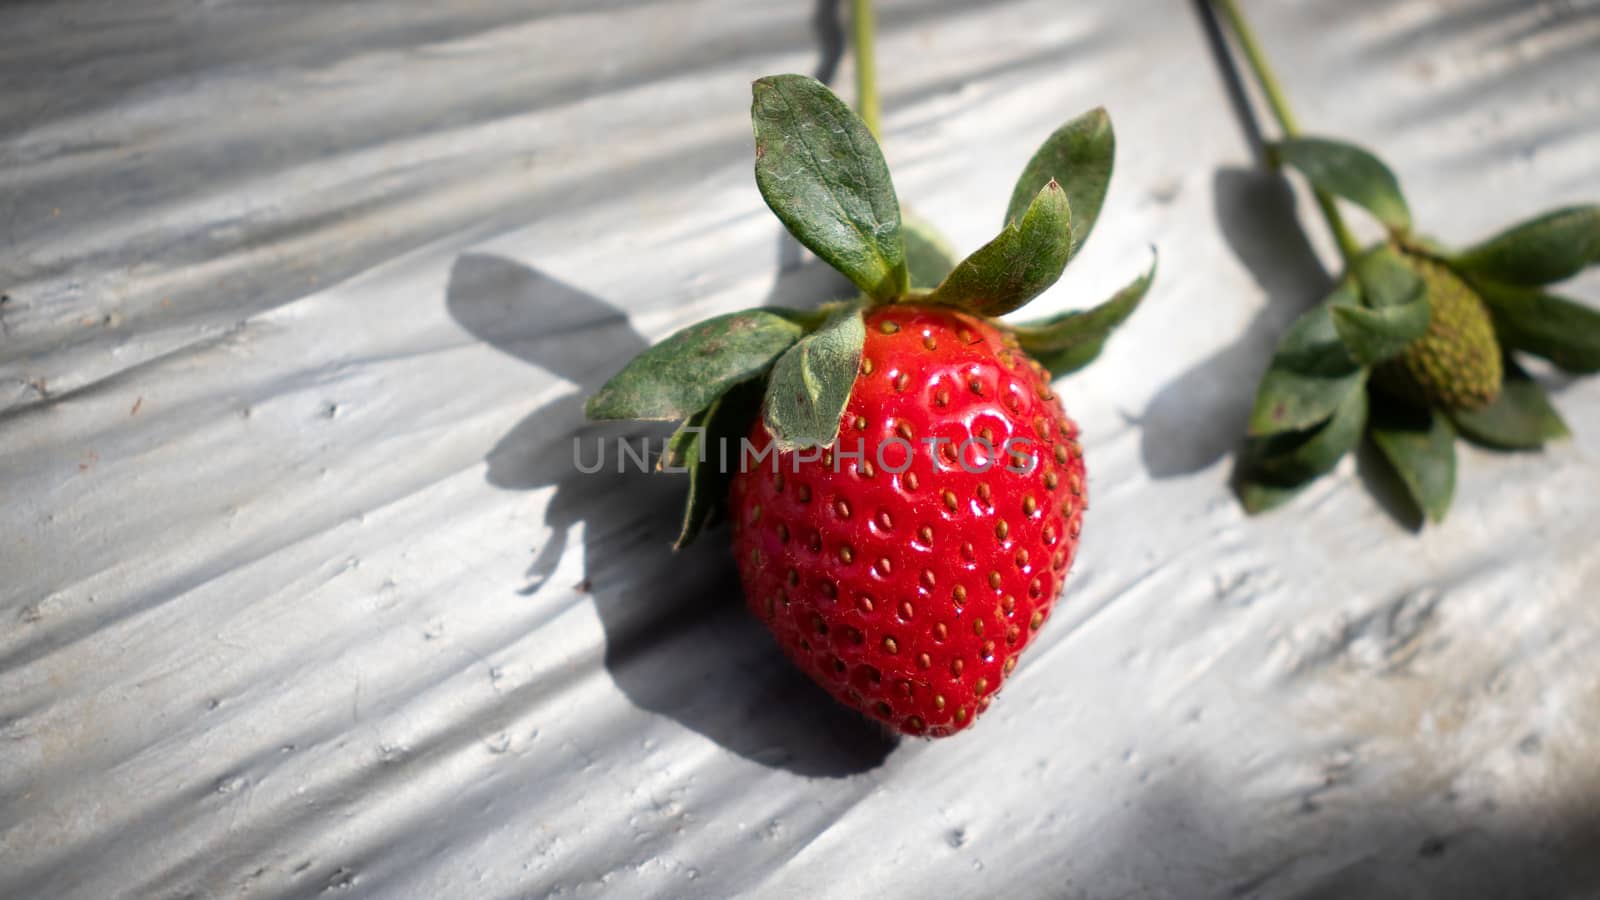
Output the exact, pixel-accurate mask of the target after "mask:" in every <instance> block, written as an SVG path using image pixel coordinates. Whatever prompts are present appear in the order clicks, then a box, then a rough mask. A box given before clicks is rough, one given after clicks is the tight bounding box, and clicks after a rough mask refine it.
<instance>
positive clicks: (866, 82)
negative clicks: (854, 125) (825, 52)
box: [850, 0, 882, 140]
mask: <svg viewBox="0 0 1600 900" xmlns="http://www.w3.org/2000/svg"><path fill="white" fill-rule="evenodd" d="M850 24H851V26H852V27H853V30H854V31H855V45H856V111H857V112H858V113H860V114H861V121H863V122H865V123H867V130H868V131H870V132H872V136H873V137H874V138H878V139H880V140H881V139H882V138H881V135H880V134H879V133H878V72H877V68H876V66H875V65H874V63H873V59H872V0H853V5H852V6H851V12H850Z"/></svg>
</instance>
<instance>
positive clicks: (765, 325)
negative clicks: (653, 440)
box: [584, 309, 802, 421]
mask: <svg viewBox="0 0 1600 900" xmlns="http://www.w3.org/2000/svg"><path fill="white" fill-rule="evenodd" d="M796 315H797V314H794V313H788V312H786V311H784V310H776V309H747V310H744V311H742V312H736V313H728V314H726V315H721V316H717V317H715V318H711V319H707V320H705V321H704V322H700V323H697V324H694V325H690V326H689V327H688V328H685V329H683V330H682V331H679V332H677V333H675V334H673V335H672V336H671V337H668V338H667V339H666V340H664V341H662V342H661V343H659V344H656V345H655V346H653V347H651V348H650V349H648V350H646V351H644V352H643V353H641V354H639V355H638V356H636V357H634V358H633V361H632V362H629V363H628V364H627V366H625V367H623V369H622V371H621V372H618V373H617V374H616V375H615V376H613V377H612V379H611V380H610V381H608V382H606V383H605V385H604V386H603V387H601V388H600V390H599V391H598V392H596V393H595V395H594V396H593V397H590V398H589V402H588V403H587V404H586V405H585V406H584V412H585V413H586V414H587V415H588V416H589V418H591V419H656V420H663V421H670V420H673V419H685V418H688V417H690V416H692V415H694V414H696V413H698V412H699V411H701V410H703V409H705V408H706V407H707V406H709V405H710V404H711V401H713V400H715V399H716V398H717V397H719V396H721V395H722V393H723V392H724V391H726V390H727V389H728V388H730V387H732V386H733V385H735V384H737V383H739V382H741V381H744V380H746V379H749V378H754V377H756V376H758V375H760V374H761V373H762V372H765V371H766V370H767V367H768V366H771V365H772V363H773V361H774V360H775V359H777V358H778V356H779V354H781V353H783V352H784V351H785V350H787V349H789V347H790V346H792V345H793V344H794V343H795V341H798V340H799V339H800V335H801V334H802V328H801V326H800V325H799V324H797V323H796V322H795V321H794V319H793V318H792V317H793V316H796Z"/></svg>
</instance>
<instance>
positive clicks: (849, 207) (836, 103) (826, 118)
mask: <svg viewBox="0 0 1600 900" xmlns="http://www.w3.org/2000/svg"><path fill="white" fill-rule="evenodd" d="M754 95H755V100H754V103H753V105H752V107H751V119H752V120H753V124H754V127H755V136H756V185H757V186H758V187H760V189H761V196H762V197H764V198H766V201H767V205H768V206H770V207H772V211H773V212H774V213H776V214H777V216H778V218H779V219H780V220H781V221H782V222H783V224H784V226H785V227H786V228H788V229H789V233H791V234H793V235H794V236H795V238H796V239H798V240H799V241H800V243H802V244H804V245H806V246H807V247H808V248H810V249H811V251H812V252H813V253H815V254H817V256H819V257H821V258H822V259H823V260H824V261H825V262H827V263H828V264H829V265H831V266H833V267H834V268H835V269H838V270H839V271H840V272H843V273H844V275H845V277H847V278H849V279H850V280H851V281H853V282H855V284H856V286H857V287H859V288H861V290H863V291H865V292H866V293H867V294H868V295H869V296H871V297H873V298H875V299H879V300H887V299H890V298H893V297H895V296H897V295H899V294H901V293H903V292H904V291H905V290H906V288H907V286H908V281H907V273H906V261H905V252H904V250H903V248H902V246H901V242H900V207H899V203H898V201H897V200H896V199H895V194H894V184H893V182H891V181H890V179H889V166H888V164H887V163H885V162H884V160H883V153H882V152H881V151H880V150H879V149H878V143H877V141H875V140H873V139H872V133H871V132H870V131H868V130H867V126H866V124H865V123H863V122H862V121H861V119H860V118H859V117H858V116H857V115H856V114H855V113H854V112H851V110H850V107H848V106H846V105H844V103H843V102H841V101H840V100H839V98H838V97H836V96H834V95H833V92H832V91H830V90H828V89H827V87H825V86H824V85H823V84H822V83H821V82H819V81H817V80H816V79H813V78H807V77H805V76H803V75H774V76H771V77H769V78H762V79H760V80H759V81H757V82H756V83H755V87H754Z"/></svg>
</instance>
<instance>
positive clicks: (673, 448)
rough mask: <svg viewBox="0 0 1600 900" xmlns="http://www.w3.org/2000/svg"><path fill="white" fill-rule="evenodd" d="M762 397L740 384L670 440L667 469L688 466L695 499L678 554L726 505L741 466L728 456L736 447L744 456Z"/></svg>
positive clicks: (752, 385)
mask: <svg viewBox="0 0 1600 900" xmlns="http://www.w3.org/2000/svg"><path fill="white" fill-rule="evenodd" d="M761 394H762V390H761V385H760V384H759V383H758V382H754V381H746V382H744V383H742V384H736V385H734V386H733V387H732V388H729V389H728V392H727V393H726V394H723V395H722V396H721V397H718V398H717V399H716V400H713V401H712V402H711V405H710V406H708V407H706V408H705V409H704V410H702V411H701V412H699V413H697V414H695V415H694V416H693V417H691V418H690V419H689V420H688V421H686V422H684V425H683V427H682V428H680V429H678V430H677V431H676V432H674V433H673V435H672V437H671V438H670V439H669V440H668V442H667V455H666V456H664V457H663V460H662V461H663V463H664V464H665V465H666V466H668V467H673V468H676V467H679V466H685V467H687V468H688V471H689V498H688V500H687V502H685V504H684V509H683V525H682V527H681V529H680V530H679V532H678V540H677V542H676V543H675V544H673V549H675V550H682V549H683V548H684V547H687V546H689V545H690V544H691V543H693V542H694V539H695V538H696V537H698V536H699V534H700V532H701V530H702V529H704V528H705V527H706V526H707V525H709V524H711V522H713V521H714V520H715V519H716V518H717V516H718V514H719V512H720V511H721V509H722V508H723V506H724V505H725V504H726V502H727V495H728V481H729V479H730V478H731V477H732V474H733V471H734V469H736V468H737V466H738V463H737V457H732V459H733V460H734V461H733V462H732V463H730V461H729V458H725V456H724V454H726V453H728V452H730V450H729V448H730V446H731V448H732V449H731V452H732V453H738V452H739V448H740V446H741V445H740V444H739V440H740V438H742V437H744V435H746V434H748V433H749V431H750V423H751V422H753V421H754V420H755V416H756V412H757V411H758V409H759V407H760V404H761Z"/></svg>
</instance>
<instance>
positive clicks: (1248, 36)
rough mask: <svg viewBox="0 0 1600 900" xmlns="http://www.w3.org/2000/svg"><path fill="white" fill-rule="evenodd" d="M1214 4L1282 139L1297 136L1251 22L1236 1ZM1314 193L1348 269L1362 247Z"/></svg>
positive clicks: (1325, 198)
mask: <svg viewBox="0 0 1600 900" xmlns="http://www.w3.org/2000/svg"><path fill="white" fill-rule="evenodd" d="M1216 4H1217V7H1218V8H1219V9H1220V10H1221V11H1222V15H1223V17H1224V18H1226V19H1227V20H1228V25H1229V27H1231V28H1232V29H1233V33H1234V36H1235V37H1236V38H1238V40H1239V47H1240V49H1242V50H1243V51H1244V57H1245V60H1246V61H1247V62H1248V63H1249V65H1250V71H1251V72H1252V73H1253V74H1254V75H1255V77H1256V83H1257V84H1259V85H1260V86H1261V92H1262V93H1263V94H1265V95H1266V97H1267V105H1268V106H1270V107H1271V108H1272V116H1273V118H1275V119H1276V120H1277V121H1278V127H1279V128H1280V129H1281V130H1282V131H1283V136H1284V137H1289V138H1292V137H1299V136H1300V125H1299V123H1298V122H1297V121H1296V120H1295V116H1294V111H1293V110H1291V109H1290V108H1289V101H1288V99H1287V97H1286V95H1285V94H1284V91H1283V86H1282V85H1280V84H1279V83H1278V76H1277V74H1276V73H1274V72H1273V70H1272V64H1271V63H1269V62H1267V56H1266V53H1264V52H1263V51H1262V49H1261V44H1260V43H1259V42H1258V41H1257V40H1256V35H1255V32H1254V31H1253V30H1252V29H1251V28H1250V23H1249V22H1247V21H1245V17H1244V13H1243V12H1241V11H1240V10H1239V4H1238V3H1237V2H1235V0H1216ZM1268 156H1269V158H1271V159H1272V164H1273V167H1274V168H1276V167H1277V166H1278V160H1277V157H1276V155H1275V154H1270V153H1269V154H1268ZM1315 193H1316V197H1317V206H1318V207H1319V208H1320V209H1321V210H1322V218H1323V219H1325V220H1327V223H1328V230H1329V231H1331V232H1333V239H1334V241H1335V242H1336V243H1337V244H1338V245H1339V255H1340V256H1341V257H1343V258H1344V264H1345V266H1346V267H1347V268H1348V267H1349V266H1351V265H1353V264H1354V262H1355V260H1356V257H1357V256H1359V255H1360V254H1361V247H1360V245H1359V244H1357V243H1356V239H1355V238H1354V237H1353V236H1352V235H1351V234H1350V230H1349V229H1348V228H1347V227H1345V224H1344V217H1343V216H1341V215H1340V214H1339V207H1338V206H1337V205H1336V203H1335V202H1334V199H1333V197H1332V196H1330V195H1329V194H1328V193H1327V192H1325V191H1315Z"/></svg>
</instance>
